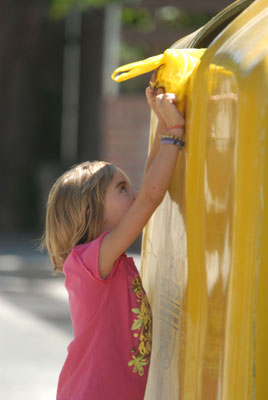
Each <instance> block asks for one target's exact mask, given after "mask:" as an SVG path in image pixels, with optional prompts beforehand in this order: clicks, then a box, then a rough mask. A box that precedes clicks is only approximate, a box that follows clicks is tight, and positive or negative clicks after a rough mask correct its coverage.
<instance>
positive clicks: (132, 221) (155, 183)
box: [99, 89, 184, 278]
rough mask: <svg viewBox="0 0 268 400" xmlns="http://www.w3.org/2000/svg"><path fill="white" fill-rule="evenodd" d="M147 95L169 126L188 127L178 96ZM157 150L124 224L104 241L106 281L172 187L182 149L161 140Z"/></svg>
mask: <svg viewBox="0 0 268 400" xmlns="http://www.w3.org/2000/svg"><path fill="white" fill-rule="evenodd" d="M146 95H147V99H148V95H149V99H148V103H149V104H150V105H151V106H152V108H153V109H154V110H155V112H156V113H157V115H158V116H159V117H161V119H162V121H164V123H165V125H166V127H170V126H174V125H183V124H184V119H183V117H182V115H181V114H180V113H179V111H178V110H177V108H176V106H175V103H176V96H175V95H174V94H172V93H164V94H154V93H152V92H151V91H150V90H148V89H147V90H146ZM172 134H173V135H176V136H178V137H181V135H182V131H181V130H178V131H175V130H173V131H172ZM157 147H158V152H157V154H153V156H152V157H151V159H149V163H147V172H146V174H145V177H144V180H143V183H142V185H141V189H140V191H139V194H138V196H137V198H136V200H135V201H134V202H133V204H132V205H131V206H130V208H129V209H128V211H127V212H126V213H125V214H124V215H123V216H122V219H121V220H120V222H119V223H118V224H117V225H116V226H115V227H114V229H112V230H111V231H110V233H109V234H107V235H106V236H105V237H104V238H103V240H102V243H101V246H100V253H99V272H100V275H101V276H102V277H103V278H105V277H107V276H108V275H109V273H110V272H111V270H112V267H113V264H114V262H115V261H116V259H117V258H118V257H119V256H120V255H121V254H122V253H124V252H125V251H126V250H127V249H128V248H129V247H130V246H131V244H132V243H133V242H134V241H135V240H136V238H137V237H138V236H139V234H140V233H141V231H142V229H143V228H144V226H145V225H146V223H147V222H148V220H149V218H150V217H151V215H152V214H153V212H154V211H155V209H156V208H157V207H158V205H159V204H160V203H161V201H162V200H163V198H164V196H165V193H166V191H167V189H168V187H169V184H170V181H171V178H172V175H173V172H174V168H175V165H176V160H177V155H178V151H179V148H178V146H176V145H174V144H170V143H165V144H161V145H160V141H159V143H158V144H157ZM107 207H109V204H107Z"/></svg>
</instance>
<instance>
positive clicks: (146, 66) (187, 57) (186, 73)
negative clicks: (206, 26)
mask: <svg viewBox="0 0 268 400" xmlns="http://www.w3.org/2000/svg"><path fill="white" fill-rule="evenodd" d="M205 50H206V49H167V50H165V51H164V53H163V54H160V55H158V56H154V57H150V58H147V59H145V60H142V61H138V62H134V63H131V64H127V65H123V66H121V67H119V68H117V69H116V70H115V71H114V72H113V74H112V79H113V80H115V81H116V82H123V81H125V80H128V79H131V78H134V77H136V76H138V75H142V74H145V73H147V72H150V71H153V70H155V69H157V73H156V81H155V83H154V85H155V87H164V88H165V90H166V92H172V93H176V95H177V96H178V109H179V110H180V111H183V110H184V106H185V96H186V94H187V87H188V83H189V78H190V77H191V76H192V75H193V73H194V71H195V70H196V68H197V66H198V65H199V62H200V59H201V57H202V55H203V54H204V52H205Z"/></svg>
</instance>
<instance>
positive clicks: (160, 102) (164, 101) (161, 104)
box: [151, 93, 185, 127]
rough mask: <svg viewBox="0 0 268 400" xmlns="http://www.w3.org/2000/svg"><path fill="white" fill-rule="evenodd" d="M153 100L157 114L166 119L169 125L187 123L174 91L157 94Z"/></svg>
mask: <svg viewBox="0 0 268 400" xmlns="http://www.w3.org/2000/svg"><path fill="white" fill-rule="evenodd" d="M151 101H152V102H153V107H154V109H155V112H156V114H157V115H159V116H160V117H161V118H162V119H163V120H164V121H165V124H166V126H167V127H169V126H173V125H184V124H185V120H184V118H183V115H182V114H181V113H180V112H179V111H178V109H177V107H176V104H177V96H176V95H175V94H174V93H162V94H156V95H155V97H153V96H152V100H151Z"/></svg>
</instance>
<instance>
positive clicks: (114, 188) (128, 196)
mask: <svg viewBox="0 0 268 400" xmlns="http://www.w3.org/2000/svg"><path fill="white" fill-rule="evenodd" d="M135 198H136V196H135V193H134V191H133V190H132V188H131V186H130V182H129V179H128V177H127V176H126V175H125V174H124V173H123V172H122V171H121V170H120V169H118V170H117V172H116V174H115V176H114V177H113V179H112V181H111V183H110V185H109V186H108V188H107V191H106V195H105V199H104V230H105V231H111V230H113V229H114V228H115V227H116V226H117V225H118V223H119V222H120V221H121V219H122V218H123V217H124V215H125V214H126V212H127V211H128V209H129V208H130V206H131V205H132V204H133V202H134V201H135Z"/></svg>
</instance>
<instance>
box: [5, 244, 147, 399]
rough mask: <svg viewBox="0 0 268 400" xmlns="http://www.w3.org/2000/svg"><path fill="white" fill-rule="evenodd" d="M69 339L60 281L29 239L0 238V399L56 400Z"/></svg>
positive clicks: (63, 290) (135, 256) (61, 277)
mask: <svg viewBox="0 0 268 400" xmlns="http://www.w3.org/2000/svg"><path fill="white" fill-rule="evenodd" d="M131 255H132V256H134V258H135V262H136V265H137V266H138V267H139V264H140V257H139V256H137V255H135V254H131ZM71 340H72V326H71V320H70V316H69V308H68V299H67V293H66V291H65V288H64V277H63V276H62V275H57V276H53V275H52V273H51V266H50V262H49V259H48V257H47V256H46V255H42V254H40V253H39V252H38V251H37V250H36V246H35V244H34V242H33V241H32V239H31V238H29V237H28V238H25V237H23V238H20V237H17V238H14V237H13V238H8V239H7V238H3V237H2V238H1V237H0V399H1V400H55V398H56V387H57V381H58V376H59V372H60V370H61V367H62V365H63V362H64V360H65V357H66V355H67V350H66V349H67V346H68V344H69V343H70V341H71Z"/></svg>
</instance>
